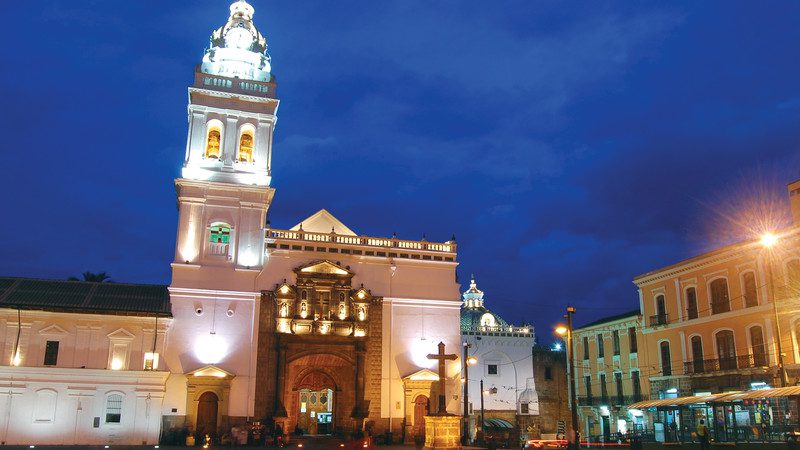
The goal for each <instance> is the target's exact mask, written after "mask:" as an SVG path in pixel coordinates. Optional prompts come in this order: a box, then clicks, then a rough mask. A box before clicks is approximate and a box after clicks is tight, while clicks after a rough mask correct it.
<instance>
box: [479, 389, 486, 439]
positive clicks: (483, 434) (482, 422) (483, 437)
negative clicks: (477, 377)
mask: <svg viewBox="0 0 800 450" xmlns="http://www.w3.org/2000/svg"><path fill="white" fill-rule="evenodd" d="M483 395H484V394H483V378H481V428H480V430H481V438H480V442H481V443H483V442H484V439H485V438H486V434H485V430H484V429H483V427H484V424H485V423H484V421H483Z"/></svg>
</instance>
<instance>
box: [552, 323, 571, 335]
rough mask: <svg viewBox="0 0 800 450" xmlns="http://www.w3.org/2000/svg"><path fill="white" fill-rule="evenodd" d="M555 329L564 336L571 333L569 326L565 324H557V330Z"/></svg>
mask: <svg viewBox="0 0 800 450" xmlns="http://www.w3.org/2000/svg"><path fill="white" fill-rule="evenodd" d="M553 331H555V332H556V334H557V335H559V336H564V335H566V334H567V333H569V328H567V327H566V326H564V325H558V326H556V328H555V330H553Z"/></svg>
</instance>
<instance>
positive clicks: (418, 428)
mask: <svg viewBox="0 0 800 450" xmlns="http://www.w3.org/2000/svg"><path fill="white" fill-rule="evenodd" d="M429 405H430V401H429V400H428V397H426V396H424V395H418V396H417V398H415V399H414V438H415V440H416V441H424V440H425V416H427V415H428V411H429V409H430V406H429Z"/></svg>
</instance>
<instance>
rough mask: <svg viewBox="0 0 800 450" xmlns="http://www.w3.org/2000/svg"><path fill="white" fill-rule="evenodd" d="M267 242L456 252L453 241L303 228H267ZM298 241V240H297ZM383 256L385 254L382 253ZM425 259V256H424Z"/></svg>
mask: <svg viewBox="0 0 800 450" xmlns="http://www.w3.org/2000/svg"><path fill="white" fill-rule="evenodd" d="M266 238H267V242H269V241H273V242H274V241H275V240H281V241H305V242H308V243H315V244H317V243H332V244H343V245H356V246H362V247H374V248H376V249H377V250H381V249H385V250H387V251H388V250H392V251H396V252H405V251H411V252H414V251H423V252H436V253H453V254H454V253H456V243H455V241H447V242H428V241H409V240H404V239H397V238H378V237H369V236H351V235H343V234H336V233H314V232H311V231H303V230H277V229H274V228H270V229H267V236H266ZM298 243H300V242H298ZM382 256H385V255H382ZM424 259H427V258H424Z"/></svg>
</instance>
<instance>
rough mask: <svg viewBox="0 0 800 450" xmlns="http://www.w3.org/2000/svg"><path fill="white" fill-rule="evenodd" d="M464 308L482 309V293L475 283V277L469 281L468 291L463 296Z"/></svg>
mask: <svg viewBox="0 0 800 450" xmlns="http://www.w3.org/2000/svg"><path fill="white" fill-rule="evenodd" d="M463 299H464V307H465V308H483V291H482V290H480V289H478V284H477V283H475V275H472V276H471V278H470V281H469V289H467V291H466V292H464V294H463Z"/></svg>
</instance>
